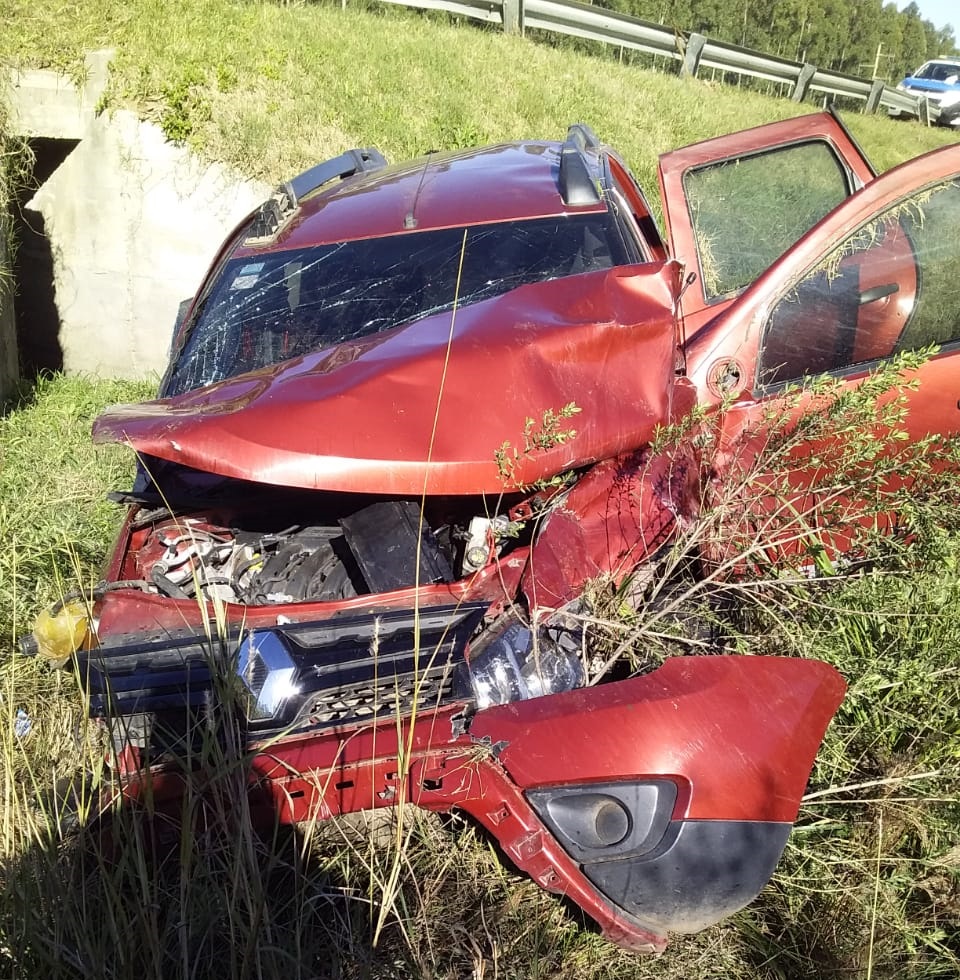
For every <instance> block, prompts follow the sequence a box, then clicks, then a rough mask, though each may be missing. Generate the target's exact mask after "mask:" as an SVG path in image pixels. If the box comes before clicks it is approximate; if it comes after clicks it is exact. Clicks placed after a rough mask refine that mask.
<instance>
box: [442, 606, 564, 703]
mask: <svg viewBox="0 0 960 980" xmlns="http://www.w3.org/2000/svg"><path fill="white" fill-rule="evenodd" d="M581 643H582V633H581V631H580V630H579V629H565V628H564V629H561V628H556V627H549V626H544V627H541V628H540V629H538V630H537V632H536V634H534V631H533V630H532V629H531V628H529V627H528V626H525V625H524V624H522V623H519V622H516V621H514V622H511V623H510V624H509V625H507V626H506V627H504V628H502V629H500V631H499V632H497V633H495V634H494V635H493V636H492V638H491V639H490V640H489V641H487V643H486V644H485V645H483V646H482V647H478V648H475V649H474V650H473V651H471V654H470V660H469V663H468V664H465V665H464V666H463V668H462V670H463V674H464V675H465V676H463V677H462V678H461V687H467V689H468V691H469V693H470V694H471V695H472V696H473V698H474V699H475V700H476V703H477V707H478V708H489V707H490V706H491V705H494V704H508V703H509V702H511V701H525V700H527V699H529V698H539V697H543V696H544V695H546V694H559V693H560V692H561V691H571V690H573V689H574V688H576V687H582V686H583V683H584V671H583V664H582V662H581V658H580V648H581ZM464 681H465V683H464Z"/></svg>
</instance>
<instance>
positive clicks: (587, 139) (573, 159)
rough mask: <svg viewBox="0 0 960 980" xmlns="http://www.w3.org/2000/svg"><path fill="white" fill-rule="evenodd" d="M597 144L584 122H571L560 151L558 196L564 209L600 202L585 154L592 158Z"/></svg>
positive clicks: (594, 135)
mask: <svg viewBox="0 0 960 980" xmlns="http://www.w3.org/2000/svg"><path fill="white" fill-rule="evenodd" d="M599 150H600V141H599V140H598V139H597V135H596V133H594V131H593V130H592V129H591V128H590V127H589V126H587V125H586V124H585V123H574V124H573V125H572V126H571V127H570V128H569V129H568V130H567V138H566V140H565V141H564V144H563V146H562V147H561V148H560V180H559V184H560V197H561V198H562V199H563V203H564V204H566V205H567V206H568V207H574V208H577V207H586V206H588V205H591V204H599V203H600V188H599V186H598V184H597V179H596V178H595V177H594V176H593V174H592V173H591V166H590V162H589V160H588V159H587V155H588V154H591V155H594V156H595V155H596V154H597V153H598V152H599Z"/></svg>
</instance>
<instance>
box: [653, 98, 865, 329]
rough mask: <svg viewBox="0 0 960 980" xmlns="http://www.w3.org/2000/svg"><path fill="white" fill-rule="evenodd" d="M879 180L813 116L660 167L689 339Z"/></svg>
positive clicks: (842, 134) (831, 124)
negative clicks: (682, 272)
mask: <svg viewBox="0 0 960 980" xmlns="http://www.w3.org/2000/svg"><path fill="white" fill-rule="evenodd" d="M874 176H875V171H874V170H873V168H872V166H871V165H870V163H869V161H868V160H867V159H866V157H865V156H864V154H863V152H862V150H861V149H860V147H859V146H858V145H857V143H856V141H855V140H854V139H853V137H852V136H851V135H850V133H849V132H848V131H847V129H846V127H845V126H844V125H843V123H842V122H841V121H840V119H839V117H837V116H836V115H834V114H832V113H813V114H811V115H807V116H801V117H799V118H796V119H787V120H783V121H781V122H775V123H770V124H768V125H765V126H758V127H756V128H755V129H749V130H746V131H745V132H741V133H733V134H731V135H728V136H721V137H719V138H717V139H711V140H706V141H704V142H701V143H695V144H693V145H692V146H687V147H684V148H683V149H680V150H676V151H674V152H672V153H667V154H664V155H663V156H662V157H661V158H660V191H661V194H662V197H663V207H664V221H665V224H666V229H667V235H668V241H669V246H670V251H671V253H672V254H673V255H674V256H675V257H676V258H677V259H679V260H680V262H681V263H683V265H684V267H685V273H686V276H687V288H686V289H685V290H684V293H683V296H682V297H681V300H680V310H681V313H682V316H683V327H684V332H685V336H686V337H687V338H691V337H694V336H695V335H696V334H697V332H698V330H699V329H700V327H701V326H702V325H703V324H705V323H706V322H707V321H709V320H710V319H711V318H712V317H714V316H715V315H716V314H717V313H718V312H720V311H721V310H722V309H724V308H725V307H726V306H728V305H729V304H730V302H731V301H732V300H733V298H734V297H735V296H737V295H738V294H739V293H740V292H742V291H743V289H744V288H745V287H746V286H748V285H749V284H750V283H751V282H753V280H754V279H756V277H757V276H758V275H760V274H761V273H762V272H763V271H764V270H765V269H766V268H767V267H768V266H769V265H770V264H771V263H772V262H773V261H774V260H775V259H776V258H777V257H778V256H780V255H781V254H782V253H783V252H784V251H786V249H787V248H789V247H790V246H791V245H792V244H793V243H794V242H795V241H797V239H799V238H800V237H801V236H802V235H803V234H804V233H805V232H806V231H807V230H808V229H809V228H811V227H812V226H813V225H815V224H816V223H817V222H818V221H819V220H820V219H821V218H822V217H823V216H824V215H826V214H827V213H828V212H829V211H831V210H832V209H833V208H834V207H836V206H837V205H838V204H839V203H840V202H841V201H843V200H844V199H845V198H847V197H848V196H849V195H850V194H852V193H854V192H855V191H856V190H858V189H859V188H860V187H862V186H864V185H865V184H867V183H869V182H870V181H871V180H872V179H873V178H874Z"/></svg>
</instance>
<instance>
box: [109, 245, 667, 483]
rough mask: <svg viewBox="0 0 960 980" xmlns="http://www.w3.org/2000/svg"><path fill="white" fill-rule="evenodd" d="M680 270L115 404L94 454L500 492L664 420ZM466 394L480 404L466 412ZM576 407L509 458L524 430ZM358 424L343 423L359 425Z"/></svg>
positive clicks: (500, 303)
mask: <svg viewBox="0 0 960 980" xmlns="http://www.w3.org/2000/svg"><path fill="white" fill-rule="evenodd" d="M679 274H680V270H679V266H677V264H676V263H673V262H670V263H666V264H662V265H653V266H634V267H628V268H619V269H613V270H610V271H609V272H599V273H592V274H590V275H587V276H579V277H571V278H569V279H565V280H557V281H554V282H549V283H543V284H540V285H530V286H524V287H521V288H519V289H515V290H513V291H512V292H509V293H507V294H506V295H504V296H502V297H499V298H497V299H491V300H487V301H485V302H482V303H477V304H474V305H472V306H469V307H466V308H464V309H462V310H458V311H456V314H455V316H454V315H451V314H449V313H446V314H440V315H436V316H433V317H429V318H427V319H424V320H420V321H418V322H415V323H412V324H410V325H409V326H407V327H405V328H402V329H398V330H394V331H388V332H385V333H382V334H378V335H375V336H373V337H370V338H366V339H364V340H360V341H357V342H354V343H351V344H346V345H341V346H339V347H337V348H334V349H333V350H331V351H321V352H318V353H317V354H311V355H308V356H306V357H301V358H297V359H294V360H292V361H285V362H283V363H281V364H279V365H277V366H275V367H270V368H263V369H261V370H260V371H257V372H255V373H253V374H248V375H244V376H242V377H240V378H236V379H229V380H227V381H223V382H220V383H219V384H216V385H212V386H210V387H207V388H203V389H200V390H198V391H196V392H188V393H187V394H185V395H180V396H178V397H176V398H171V399H166V400H162V401H159V402H152V403H151V402H148V403H146V404H143V405H135V406H117V407H115V408H113V409H109V410H108V411H107V412H105V413H104V414H103V415H101V416H100V418H99V419H98V420H97V422H96V425H95V427H94V439H95V441H100V442H108V441H122V442H125V443H126V444H127V445H129V446H131V447H132V448H133V449H135V450H137V451H138V452H140V453H145V454H147V455H149V456H156V457H159V458H161V459H167V460H171V461H174V462H177V463H182V464H184V465H186V466H191V467H194V468H196V469H200V470H204V471H207V472H211V473H217V474H220V475H223V476H233V477H239V478H243V479H248V480H255V481H258V482H261V483H270V484H275V485H281V486H294V487H306V488H310V489H324V490H347V491H352V492H357V493H393V494H404V495H414V494H420V493H424V492H426V493H429V494H437V493H452V494H465V493H492V494H496V493H500V492H502V491H503V490H504V489H505V487H506V486H507V485H509V484H510V483H515V484H518V485H522V484H532V483H535V482H536V481H537V480H542V479H545V478H548V477H550V476H553V475H554V474H555V473H557V472H562V471H563V470H566V469H571V468H574V467H579V466H582V465H584V464H585V463H590V462H595V461H596V460H599V459H604V458H607V457H610V456H613V455H616V454H617V453H619V452H623V451H625V450H627V449H630V448H632V447H634V446H637V445H642V444H643V443H645V442H647V441H649V439H650V438H651V436H652V434H653V431H654V429H655V427H656V426H657V425H658V424H660V423H662V421H663V420H664V419H668V418H670V417H672V414H673V411H672V396H673V390H674V381H673V364H674V358H675V348H676V333H675V330H676V327H675V324H674V322H673V315H672V304H673V296H675V295H676V291H677V289H678V285H679ZM478 385H480V386H481V390H482V398H480V399H479V400H478ZM571 401H573V402H575V403H576V404H577V405H579V406H582V407H584V408H585V411H583V413H582V414H581V415H579V416H578V417H577V418H576V421H575V428H576V432H577V434H576V436H575V437H574V438H572V439H570V440H569V441H567V442H564V443H563V444H561V445H556V446H554V447H552V448H549V449H546V450H544V451H542V452H537V453H532V454H523V453H522V454H521V455H520V456H519V457H518V458H517V459H516V462H515V466H514V469H513V472H512V474H511V477H512V478H511V479H510V480H508V479H507V477H506V476H505V474H504V472H502V470H501V469H500V468H499V467H498V465H497V461H496V451H497V449H498V448H499V447H500V446H501V445H502V444H503V443H504V442H509V443H510V444H511V445H519V444H522V437H523V432H524V426H525V423H526V420H527V418H529V417H531V416H533V417H534V418H538V417H539V416H540V415H541V413H543V412H544V411H547V410H557V409H559V408H561V407H562V406H564V405H566V404H567V403H568V402H571ZM361 418H362V419H366V420H367V422H366V423H365V424H359V425H358V424H357V422H358V419H361Z"/></svg>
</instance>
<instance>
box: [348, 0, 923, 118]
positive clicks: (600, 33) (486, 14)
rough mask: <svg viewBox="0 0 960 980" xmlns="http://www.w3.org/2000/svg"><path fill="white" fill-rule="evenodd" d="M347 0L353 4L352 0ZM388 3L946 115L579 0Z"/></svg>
mask: <svg viewBox="0 0 960 980" xmlns="http://www.w3.org/2000/svg"><path fill="white" fill-rule="evenodd" d="M342 2H343V3H344V5H346V2H347V0H342ZM383 2H384V3H395V4H401V5H403V6H407V7H417V8H420V9H426V10H443V11H446V12H447V13H451V14H456V15H459V16H461V17H469V18H471V19H473V20H481V21H484V22H485V23H488V24H500V25H501V26H502V27H503V29H504V31H506V32H508V33H519V34H522V33H524V32H525V31H526V30H527V28H530V29H532V30H540V31H552V32H553V33H555V34H566V35H568V36H570V37H580V38H585V39H586V40H590V41H598V42H600V43H602V44H612V45H615V46H617V47H621V48H630V49H632V50H635V51H643V52H644V53H646V54H653V55H658V56H660V57H663V58H668V59H670V60H673V61H678V62H680V63H681V65H680V69H681V72H683V73H684V74H688V75H694V76H695V75H696V74H697V73H698V72H699V70H700V69H701V68H710V69H714V70H716V71H720V72H724V73H731V74H736V75H746V76H748V77H750V78H758V79H761V80H763V81H768V82H772V83H774V84H778V85H782V86H784V88H789V97H790V98H792V99H793V100H794V101H796V102H802V101H803V99H804V98H806V96H807V95H809V94H811V93H819V94H821V95H825V96H834V97H840V98H845V99H855V100H857V101H859V102H863V103H864V110H865V111H866V112H875V111H876V110H877V109H878V108H880V107H883V108H885V109H892V110H894V111H896V112H899V113H903V114H907V115H915V116H917V117H918V118H919V119H920V120H921V121H922V122H925V123H930V122H934V121H936V118H937V116H939V114H940V108H939V106H938V105H936V103H931V102H930V101H929V100H927V99H925V98H923V97H922V96H921V97H918V96H915V95H911V94H909V93H907V92H901V91H898V90H897V89H895V88H891V87H890V86H889V85H887V84H885V83H884V82H882V81H880V80H878V79H863V78H858V77H856V76H855V75H845V74H843V73H842V72H836V71H830V70H827V69H822V68H817V67H816V66H815V65H810V64H805V63H803V62H797V61H789V60H787V59H785V58H778V57H775V56H774V55H769V54H764V53H762V52H760V51H752V50H751V49H749V48H741V47H739V46H737V45H735V44H728V43H726V42H725V41H716V40H714V39H713V38H709V37H705V36H704V35H702V34H691V33H686V32H683V31H677V30H674V29H673V28H671V27H664V26H663V25H662V24H651V23H649V22H648V21H644V20H640V19H639V18H637V17H631V16H630V15H629V14H621V13H617V12H616V11H614V10H607V9H606V8H604V7H594V6H591V5H590V4H586V3H579V2H578V0H383ZM785 94H786V93H785Z"/></svg>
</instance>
